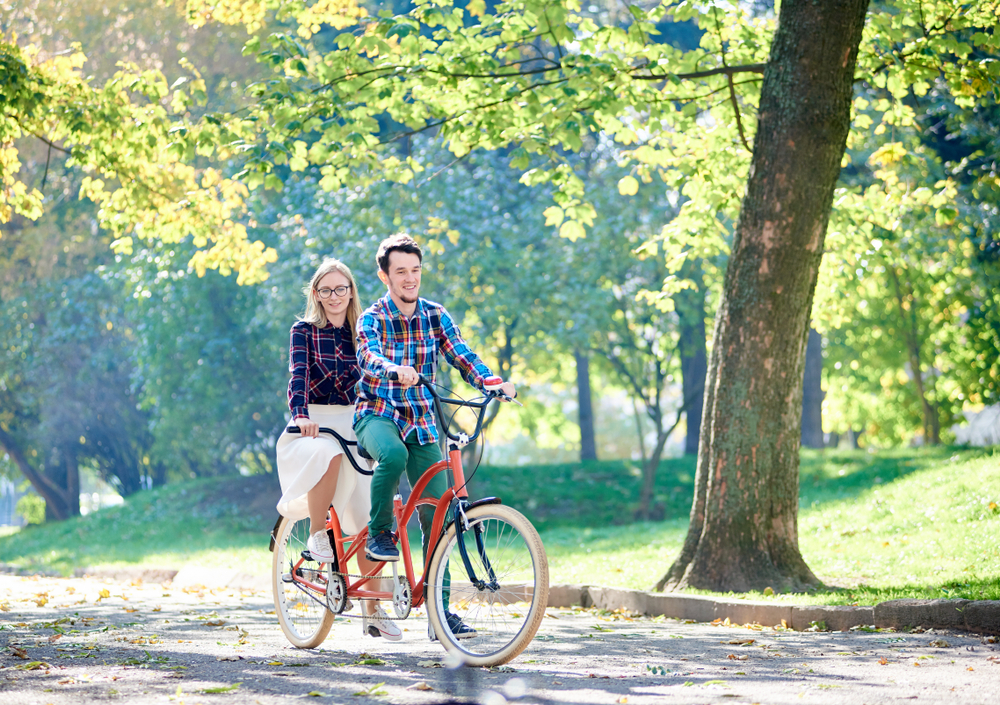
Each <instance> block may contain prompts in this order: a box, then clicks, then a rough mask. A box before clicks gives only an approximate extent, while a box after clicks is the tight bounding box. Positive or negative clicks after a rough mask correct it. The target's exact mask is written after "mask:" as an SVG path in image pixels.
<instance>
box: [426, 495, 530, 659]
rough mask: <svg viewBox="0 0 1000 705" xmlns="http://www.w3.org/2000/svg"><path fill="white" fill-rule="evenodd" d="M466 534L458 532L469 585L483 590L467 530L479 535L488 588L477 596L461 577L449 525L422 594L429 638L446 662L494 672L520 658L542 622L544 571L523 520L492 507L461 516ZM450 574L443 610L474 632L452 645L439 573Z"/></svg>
mask: <svg viewBox="0 0 1000 705" xmlns="http://www.w3.org/2000/svg"><path fill="white" fill-rule="evenodd" d="M466 516H467V517H468V520H469V525H470V530H468V531H465V532H463V534H462V537H463V540H464V541H465V545H466V550H467V553H468V556H469V560H470V561H471V563H472V568H473V571H474V572H475V574H476V577H477V578H478V579H480V580H483V581H485V582H489V580H488V575H489V571H488V570H487V567H486V564H485V562H484V560H483V556H482V555H481V554H480V551H479V549H478V546H477V542H476V538H475V536H476V535H475V531H474V528H475V527H476V526H479V527H481V528H482V529H483V532H484V533H483V549H484V550H483V553H484V554H485V556H486V558H487V559H488V561H489V563H490V565H491V566H492V569H493V573H494V575H495V576H496V583H497V585H496V586H493V587H486V588H484V589H479V588H477V587H475V586H474V585H473V584H472V583H471V581H470V579H469V576H468V575H466V570H465V565H464V563H463V561H462V556H461V552H460V551H459V550H458V538H457V533H456V531H455V526H454V524H453V525H452V526H450V527H449V528H448V530H447V532H445V535H444V537H443V538H442V539H441V541H440V542H439V543H438V545H437V547H436V548H435V550H434V555H433V557H432V558H431V562H430V568H429V569H428V571H427V583H426V585H425V587H424V589H425V594H426V596H427V615H428V618H429V619H430V623H431V626H432V627H433V629H434V633H435V634H436V635H437V637H438V639H439V640H440V642H441V644H442V645H443V646H444V648H445V649H446V650H447V651H448V652H449V653H451V654H454V655H455V656H457V657H458V658H460V659H461V660H462V662H463V663H465V664H466V665H470V666H496V665H499V664H502V663H506V662H508V661H510V660H511V659H512V658H514V657H515V656H517V655H518V654H520V653H521V652H522V651H524V649H525V647H527V645H528V644H529V643H530V642H531V640H532V639H533V638H534V636H535V633H536V632H537V631H538V627H539V625H540V624H541V622H542V617H544V616H545V607H546V605H547V604H548V597H549V566H548V559H547V558H546V556H545V548H544V546H542V540H541V538H540V537H539V536H538V532H537V531H536V530H535V527H534V526H532V525H531V522H529V521H528V520H527V519H526V518H525V517H524V515H522V514H521V513H520V512H518V511H516V510H515V509H512V508H511V507H505V506H503V505H500V504H489V505H483V506H479V507H473V508H472V509H470V510H468V511H467V512H466ZM447 565H450V567H451V571H450V572H451V588H450V590H449V598H450V605H449V610H450V611H451V612H454V613H455V614H457V615H458V616H459V617H461V618H462V620H463V621H464V622H465V624H466V625H468V626H469V627H471V628H473V629H475V630H476V636H475V638H462V639H458V638H456V637H455V636H454V635H453V634H452V632H451V630H450V629H449V628H448V624H447V621H446V619H447V618H446V616H445V609H444V604H443V602H444V593H445V587H444V571H445V566H447Z"/></svg>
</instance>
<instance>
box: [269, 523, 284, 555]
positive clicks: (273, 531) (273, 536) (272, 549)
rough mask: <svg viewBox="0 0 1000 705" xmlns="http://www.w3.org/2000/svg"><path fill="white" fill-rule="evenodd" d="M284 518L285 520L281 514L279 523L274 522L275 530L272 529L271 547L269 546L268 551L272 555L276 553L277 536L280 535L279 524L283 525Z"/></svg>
mask: <svg viewBox="0 0 1000 705" xmlns="http://www.w3.org/2000/svg"><path fill="white" fill-rule="evenodd" d="M284 518H285V517H283V516H281V515H280V514H279V515H278V521H276V522H274V528H273V529H271V545H269V546H268V547H267V550H268V551H270V552H271V553H274V541H275V537H276V536H277V534H278V524H280V523H281V520H282V519H284Z"/></svg>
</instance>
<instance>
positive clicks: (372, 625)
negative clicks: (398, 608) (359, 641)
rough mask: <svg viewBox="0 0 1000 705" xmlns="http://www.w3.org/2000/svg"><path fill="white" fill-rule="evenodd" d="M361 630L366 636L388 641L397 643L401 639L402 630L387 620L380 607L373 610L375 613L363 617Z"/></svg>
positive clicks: (387, 617) (387, 616)
mask: <svg viewBox="0 0 1000 705" xmlns="http://www.w3.org/2000/svg"><path fill="white" fill-rule="evenodd" d="M361 629H362V631H364V633H365V634H367V635H368V636H381V637H385V638H386V639H388V640H389V641H399V640H400V639H402V638H403V632H402V630H401V629H400V628H399V627H397V626H396V623H395V622H393V621H392V620H390V619H389V615H387V614H386V613H385V610H384V609H382V605H379V606H377V607H376V608H375V613H374V614H370V615H365V616H364V617H363V618H362V619H361Z"/></svg>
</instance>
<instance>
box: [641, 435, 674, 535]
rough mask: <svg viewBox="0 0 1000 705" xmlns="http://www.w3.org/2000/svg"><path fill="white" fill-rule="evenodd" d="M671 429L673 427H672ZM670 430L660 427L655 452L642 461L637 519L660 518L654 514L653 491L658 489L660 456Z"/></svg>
mask: <svg viewBox="0 0 1000 705" xmlns="http://www.w3.org/2000/svg"><path fill="white" fill-rule="evenodd" d="M661 426H662V424H661ZM670 431H673V429H672V428H671V429H670ZM670 431H664V430H663V429H662V428H660V429H658V433H657V437H656V445H655V446H654V447H653V452H652V453H650V455H649V457H648V458H646V459H645V460H644V461H643V463H642V491H641V492H640V493H639V507H638V509H636V512H635V518H636V519H639V520H644V519H650V520H651V519H657V518H659V517H655V516H653V514H654V513H653V492H654V490H655V489H656V471H657V470H658V469H659V467H660V457H661V456H662V455H663V447H664V446H665V445H666V444H667V439H668V438H670Z"/></svg>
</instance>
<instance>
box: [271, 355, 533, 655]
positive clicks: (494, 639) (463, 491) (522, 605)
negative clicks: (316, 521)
mask: <svg viewBox="0 0 1000 705" xmlns="http://www.w3.org/2000/svg"><path fill="white" fill-rule="evenodd" d="M394 377H395V373H392V374H391V375H390V378H394ZM419 384H422V385H424V386H425V387H427V389H428V390H430V393H431V395H432V397H433V399H434V410H435V414H436V416H437V419H438V422H439V428H440V429H441V430H442V431H443V433H444V434H445V436H446V444H447V453H446V455H445V458H444V459H443V460H441V461H439V462H437V463H435V464H434V465H432V466H431V467H429V468H428V469H427V470H426V471H425V472H424V474H423V475H422V476H421V478H420V480H419V481H418V482H417V483H416V484H415V485H414V487H413V488H412V491H411V493H410V496H409V498H408V500H407V502H406V503H405V504H404V503H403V502H402V498H401V496H400V495H398V494H397V495H396V496H395V498H394V500H393V516H394V518H395V521H396V527H397V530H396V533H395V534H394V539H395V541H396V542H397V544H398V546H399V551H400V561H396V562H392V563H391V565H392V578H391V584H392V589H391V591H389V590H387V589H384V588H385V587H386V585H385V584H384V583H385V582H388V581H389V578H388V577H379V576H378V574H379V573H380V571H381V569H382V567H383V566H384V565H385V564H384V563H379V564H378V565H377V567H376V568H375V569H374V570H373V571H372V573H371V574H360V575H352V574H350V573H348V572H347V564H348V561H349V560H350V559H351V558H353V557H354V556H355V555H357V554H358V552H359V551H361V552H363V551H364V550H365V541H366V539H367V537H368V528H367V527H365V528H364V529H362V530H361V531H360V532H358V533H357V534H353V535H345V534H344V533H343V532H342V531H341V527H340V521H339V519H338V517H337V514H336V512H335V511H334V509H333V507H331V508H330V512H329V516H328V519H327V531H328V532H329V534H330V544H331V546H333V549H334V554H335V557H334V561H333V562H332V563H328V564H327V563H318V562H317V561H315V560H314V559H313V557H312V556H311V555H310V553H309V551H308V549H307V547H306V541H307V540H308V537H309V520H308V519H301V520H298V521H292V520H290V519H288V518H287V517H280V518H279V519H278V522H277V523H276V524H275V526H274V529H273V530H272V532H271V551H272V553H273V554H274V555H273V561H272V586H273V590H274V604H275V610H276V612H277V615H278V621H279V622H280V624H281V629H282V631H283V632H284V634H285V636H286V637H287V638H288V640H289V641H290V642H291V643H292V644H293V645H294V646H297V647H299V648H303V649H309V648H315V647H317V646H319V645H320V644H321V643H323V641H324V640H325V639H326V637H327V635H328V634H329V632H330V629H331V627H332V626H333V623H334V620H335V619H337V618H338V617H340V618H358V619H360V618H361V615H360V614H349V613H347V612H349V610H350V609H351V607H352V605H353V602H352V600H357V601H361V600H391V602H392V608H393V611H394V613H395V618H396V619H399V620H403V619H406V618H407V617H408V616H409V614H410V610H411V609H412V608H414V607H419V606H421V605H425V606H426V611H427V617H428V619H429V621H430V624H431V626H432V628H433V629H434V633H435V634H437V636H438V639H439V641H440V642H441V644H442V646H444V648H445V649H446V650H447V651H448V652H449V653H451V654H454V655H455V656H457V657H458V658H459V659H460V660H461V661H462V662H463V663H464V664H466V665H470V666H496V665H499V664H503V663H506V662H508V661H510V660H511V659H513V658H514V657H516V656H517V655H518V654H520V653H521V652H522V651H523V650H524V649H525V648H526V647H527V645H528V644H529V643H530V642H531V640H532V639H533V638H534V636H535V633H536V632H537V631H538V627H539V625H540V624H541V621H542V617H543V616H544V613H545V607H546V605H547V603H548V592H549V571H548V559H547V557H546V555H545V548H544V546H543V545H542V540H541V538H540V537H539V535H538V532H537V531H536V530H535V527H534V526H532V524H531V522H529V521H528V520H527V519H526V518H525V517H524V515H522V514H521V513H520V512H518V511H517V510H515V509H513V508H511V507H508V506H506V505H504V504H502V503H501V500H500V499H499V498H497V497H485V498H482V499H476V500H471V499H470V498H469V493H468V489H467V486H466V484H467V483H466V478H465V472H464V469H463V467H462V448H463V447H464V446H466V445H468V444H469V443H472V442H474V441H475V440H476V439H477V438H478V437H479V435H480V434H481V433H482V430H483V428H482V427H483V419H484V416H485V412H486V409H487V407H488V406H489V405H490V404H491V403H492V402H494V401H511V399H509V398H507V397H506V396H505V395H503V394H502V393H500V392H499V391H498V390H497V389H492V390H491V389H490V388H487V390H486V391H485V392H484V396H483V397H480V398H479V399H478V400H473V401H464V400H461V399H453V398H447V397H442V396H440V395H439V394H438V393H437V390H436V389H435V388H434V385H433V383H432V382H430V381H429V380H428V379H426V378H425V377H423V376H421V377H420V381H419ZM498 386H499V385H497V387H498ZM445 406H453V407H465V408H469V409H472V410H473V412H474V414H475V417H476V427H475V431H474V432H473V433H472V434H471V435H468V434H466V433H464V432H462V431H454V432H453V431H452V430H451V429H450V428H449V424H448V423H447V422H446V420H445V413H444V407H445ZM456 411H457V409H456ZM288 430H289V431H290V432H292V433H295V432H296V431H297V430H298V429H297V427H294V426H290V427H289V428H288ZM319 431H320V433H325V434H328V435H331V436H333V437H334V438H336V439H337V440H338V441H339V442H340V444H341V446H342V447H343V449H344V455H345V456H347V458H348V459H349V460H350V462H351V464H352V465H353V466H354V468H355V470H357V471H359V472H366V473H370V472H371V471H370V470H366V469H363V468H362V467H361V465H359V463H358V461H357V460H356V459H355V457H354V454H353V453H352V452H350V447H351V446H357V445H358V444H357V442H356V441H349V440H347V439H345V438H343V437H341V436H340V435H339V434H338V433H337V432H336V431H334V430H332V429H329V428H320V429H319ZM357 450H358V453H359V455H361V456H362V457H367V458H368V459H371V458H370V456H369V455H368V454H367V453H365V452H364V449H363V448H361V447H358V448H357ZM440 472H450V473H451V477H452V480H453V484H452V485H451V486H450V487H449V488H448V489H447V490H446V491H445V492H444V494H443V495H442V496H441V498H440V499H434V498H432V497H425V496H423V492H424V490H425V488H426V487H427V484H428V482H430V480H431V478H433V477H434V476H435V475H437V474H438V473H440ZM421 505H431V506H433V507H434V519H433V524H432V529H431V538H430V542H429V544H428V550H427V555H428V556H430V558H429V560H428V562H427V565H426V566H424V573H423V574H422V575H420V576H417V575H416V573H415V570H414V565H413V557H412V553H411V549H410V541H409V537H408V535H407V532H406V526H407V523H408V522H409V520H410V518H411V517H412V516H413V514H414V512H415V511H416V510H417V507H418V506H421ZM400 565H402V574H401V573H400V569H399V567H398V566H400ZM449 567H450V569H449ZM449 572H450V579H449ZM379 587H381V588H383V589H381V590H380V589H377V588H379ZM449 601H450V605H448V604H447V603H448V602H449ZM446 609H450V610H451V611H452V612H454V613H456V614H458V616H459V617H461V618H462V620H463V621H464V622H465V623H466V624H467V625H468V626H470V627H472V628H473V629H475V630H476V636H475V638H471V639H469V638H463V639H461V640H460V639H459V638H457V637H456V636H455V635H454V634H452V631H451V629H450V628H449V626H448V622H447V618H446V614H445V611H446Z"/></svg>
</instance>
